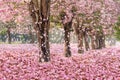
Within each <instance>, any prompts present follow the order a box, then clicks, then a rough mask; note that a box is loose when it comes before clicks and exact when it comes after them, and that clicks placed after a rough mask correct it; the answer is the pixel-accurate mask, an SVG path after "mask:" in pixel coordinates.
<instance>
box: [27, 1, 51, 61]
mask: <svg viewBox="0 0 120 80" xmlns="http://www.w3.org/2000/svg"><path fill="white" fill-rule="evenodd" d="M29 11H30V15H31V17H32V20H33V23H34V27H35V30H36V33H37V36H38V42H39V50H40V52H39V54H40V62H48V61H49V60H50V50H49V26H50V21H49V17H50V0H31V1H30V3H29Z"/></svg>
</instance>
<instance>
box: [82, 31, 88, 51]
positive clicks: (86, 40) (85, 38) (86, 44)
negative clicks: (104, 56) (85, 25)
mask: <svg viewBox="0 0 120 80" xmlns="http://www.w3.org/2000/svg"><path fill="white" fill-rule="evenodd" d="M83 39H84V43H85V50H86V51H88V50H89V43H88V37H87V32H86V31H85V32H83Z"/></svg>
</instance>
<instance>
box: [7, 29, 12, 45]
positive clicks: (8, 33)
mask: <svg viewBox="0 0 120 80" xmlns="http://www.w3.org/2000/svg"><path fill="white" fill-rule="evenodd" d="M7 35H8V43H9V44H11V33H10V28H9V27H8V28H7Z"/></svg>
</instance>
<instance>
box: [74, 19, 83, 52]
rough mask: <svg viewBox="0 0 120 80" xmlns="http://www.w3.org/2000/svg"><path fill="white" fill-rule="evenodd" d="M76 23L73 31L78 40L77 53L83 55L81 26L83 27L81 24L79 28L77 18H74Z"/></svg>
mask: <svg viewBox="0 0 120 80" xmlns="http://www.w3.org/2000/svg"><path fill="white" fill-rule="evenodd" d="M76 21H77V23H76V24H75V25H74V30H75V33H76V36H77V39H78V53H83V52H84V49H83V31H82V26H83V22H82V24H81V26H80V23H79V22H80V21H79V18H76Z"/></svg>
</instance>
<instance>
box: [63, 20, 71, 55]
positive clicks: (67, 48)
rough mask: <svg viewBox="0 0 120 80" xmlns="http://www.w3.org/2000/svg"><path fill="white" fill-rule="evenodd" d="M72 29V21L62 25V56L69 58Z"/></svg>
mask: <svg viewBox="0 0 120 80" xmlns="http://www.w3.org/2000/svg"><path fill="white" fill-rule="evenodd" d="M71 27H72V21H70V22H68V23H65V24H64V41H65V45H64V54H65V56H66V57H70V56H71V51H70V30H71Z"/></svg>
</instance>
